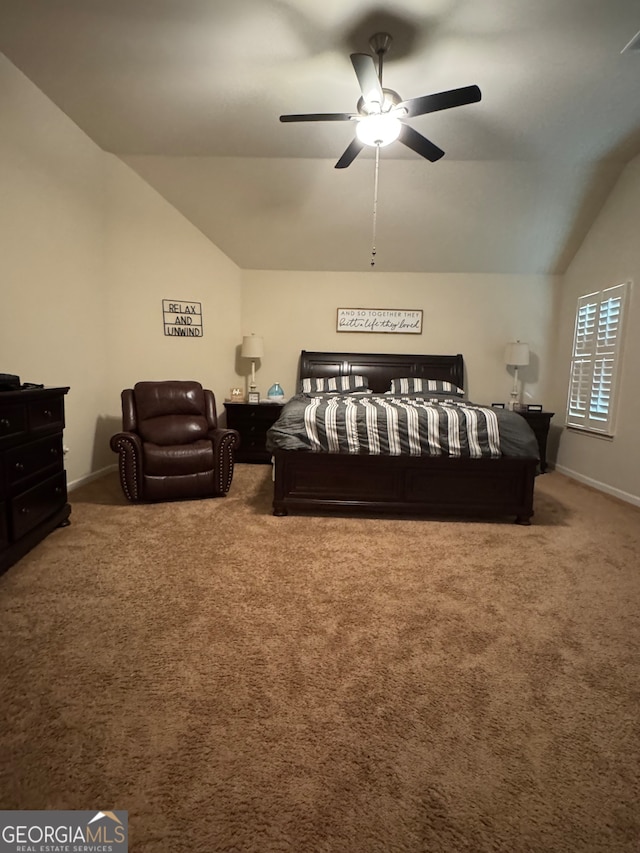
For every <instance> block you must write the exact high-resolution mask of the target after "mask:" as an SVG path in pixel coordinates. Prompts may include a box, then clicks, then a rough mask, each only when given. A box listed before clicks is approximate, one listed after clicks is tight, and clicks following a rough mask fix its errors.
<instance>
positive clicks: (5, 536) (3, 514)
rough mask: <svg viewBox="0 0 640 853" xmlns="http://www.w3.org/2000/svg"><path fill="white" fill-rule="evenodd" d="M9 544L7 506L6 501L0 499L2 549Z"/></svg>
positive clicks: (0, 538)
mask: <svg viewBox="0 0 640 853" xmlns="http://www.w3.org/2000/svg"><path fill="white" fill-rule="evenodd" d="M8 544H9V531H8V530H7V507H6V504H5V502H4V501H0V550H2V549H3V548H6V547H7V545H8Z"/></svg>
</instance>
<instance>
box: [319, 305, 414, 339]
mask: <svg viewBox="0 0 640 853" xmlns="http://www.w3.org/2000/svg"><path fill="white" fill-rule="evenodd" d="M336 331H338V332H390V333H395V334H401V335H421V334H422V311H418V310H415V311H407V310H404V309H402V308H338V324H337V328H336Z"/></svg>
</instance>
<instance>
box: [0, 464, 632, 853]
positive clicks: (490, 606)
mask: <svg viewBox="0 0 640 853" xmlns="http://www.w3.org/2000/svg"><path fill="white" fill-rule="evenodd" d="M269 474H270V471H269V468H268V467H266V466H249V465H240V466H238V467H237V468H236V474H235V478H234V482H233V485H232V488H231V492H230V494H229V496H228V497H227V498H224V499H218V500H208V501H199V502H188V503H180V504H177V503H174V504H162V505H155V506H131V505H128V504H126V503H125V502H124V499H123V498H122V496H121V493H120V489H119V485H118V482H117V480H116V479H115V475H114V476H109V477H107V478H104V479H103V480H101V481H98V482H96V483H93V484H90V485H88V486H85V487H84V488H82V489H80V490H78V491H76V492H74V493H73V494H72V495H71V499H72V501H71V502H72V505H73V513H72V525H71V527H69V528H66V529H60V530H56V531H55V532H54V533H53V534H52V535H51V536H50V537H49V538H48V539H47V540H46V541H45V542H43V543H41V544H40V545H39V546H38V547H37V548H36V549H35V550H34V551H33V552H31V553H30V554H29V555H28V556H26V557H25V558H24V559H23V560H22V561H21V562H20V563H18V564H17V565H16V566H14V567H13V568H12V569H10V570H9V571H8V572H7V573H6V574H5V575H4V576H3V577H2V578H0V634H1V647H0V691H1V692H0V807H2V808H5V809H17V808H26V809H44V808H77V809H126V810H128V811H129V825H130V837H131V845H130V849H131V850H132V851H136V853H138V851H139V852H140V853H143V851H144V853H147V851H149V853H151V851H154V853H156V851H157V853H164V851H167V853H183V851H184V853H186V851H196V853H215V851H238V853H245V851H246V853H276V851H278V853H279V852H280V851H287V853H289V851H290V853H325V851H326V853H378V851H379V853H393V851H398V853H405V851H407V853H408V852H409V851H411V853H414V851H421V852H423V853H460V851H469V853H489V851H492V853H493V852H494V851H504V852H505V853H528V852H529V851H531V853H546V851H549V853H564V851H566V853H583V852H584V853H586V851H588V853H632V851H633V853H637V851H638V850H640V806H639V802H640V800H639V794H640V785H639V778H640V777H639V765H640V762H639V760H638V759H639V753H640V725H639V720H640V708H639V700H640V671H639V660H640V656H639V651H640V607H639V605H640V511H638V509H636V508H633V507H631V506H628V505H625V504H623V503H620V502H617V501H615V500H614V499H611V498H609V497H607V496H605V495H601V494H599V493H597V492H594V491H592V490H590V489H588V488H586V487H583V486H581V485H579V484H577V483H574V482H572V481H570V480H568V479H566V478H564V477H562V476H561V475H560V474H557V473H551V474H546V475H544V476H542V477H539V478H538V482H537V485H536V491H537V497H536V516H535V523H534V525H533V526H531V527H520V526H517V525H513V524H508V523H507V524H501V523H500V524H499V523H486V522H478V523H476V522H451V521H421V520H407V521H402V520H391V519H381V520H369V519H345V518H332V517H328V518H327V517H324V518H305V517H289V518H280V519H278V518H274V517H273V516H272V515H271V514H270V500H271V483H270V480H269Z"/></svg>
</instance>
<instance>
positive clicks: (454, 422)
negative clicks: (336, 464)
mask: <svg viewBox="0 0 640 853" xmlns="http://www.w3.org/2000/svg"><path fill="white" fill-rule="evenodd" d="M267 448H268V449H269V450H270V451H272V452H273V451H274V450H277V449H280V450H308V451H311V452H315V453H359V454H371V455H387V456H400V455H410V456H454V457H467V458H482V457H489V458H498V457H500V456H503V455H511V456H530V457H531V456H532V457H536V458H537V456H538V448H537V444H536V441H535V436H534V435H533V432H532V431H531V429H530V427H529V426H528V424H527V423H526V421H525V420H524V419H523V418H521V417H520V416H519V415H517V414H516V413H514V412H506V411H503V410H495V409H490V408H486V407H483V406H476V405H474V404H473V403H469V402H468V401H461V400H446V401H445V400H435V401H434V400H430V399H429V398H428V397H426V396H424V395H406V396H404V395H397V396H396V395H388V394H384V395H374V394H312V395H305V394H299V395H297V396H296V397H293V398H292V399H291V400H290V401H289V403H288V404H287V405H286V406H285V408H284V410H283V412H282V414H281V416H280V418H279V419H278V421H277V422H276V423H275V424H274V426H273V427H271V429H270V430H269V432H268V433H267Z"/></svg>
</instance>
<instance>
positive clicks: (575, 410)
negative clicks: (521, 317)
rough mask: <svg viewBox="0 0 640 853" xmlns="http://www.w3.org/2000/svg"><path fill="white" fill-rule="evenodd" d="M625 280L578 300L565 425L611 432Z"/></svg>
mask: <svg viewBox="0 0 640 853" xmlns="http://www.w3.org/2000/svg"><path fill="white" fill-rule="evenodd" d="M628 289H629V287H628V283H625V284H618V285H616V286H615V287H609V288H607V289H606V290H600V291H598V292H597V293H589V294H587V295H586V296H581V297H580V298H579V299H578V310H577V312H576V326H575V333H574V338H573V353H572V358H571V377H570V381H569V399H568V402H567V426H572V427H579V428H581V429H586V430H591V431H592V432H600V433H604V434H605V435H613V414H614V395H615V391H616V374H617V369H618V365H619V362H620V358H621V352H622V320H623V313H624V305H625V300H626V296H627V291H628Z"/></svg>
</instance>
